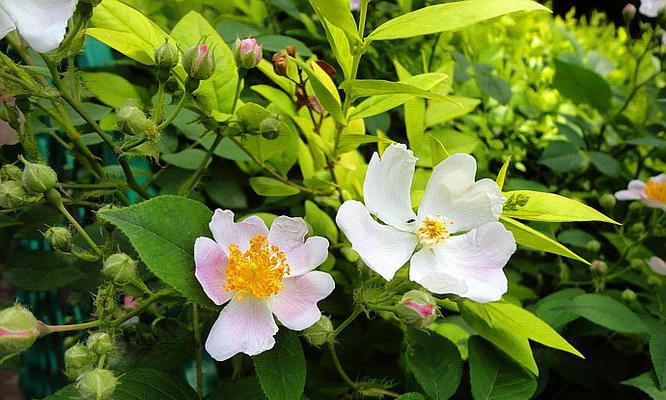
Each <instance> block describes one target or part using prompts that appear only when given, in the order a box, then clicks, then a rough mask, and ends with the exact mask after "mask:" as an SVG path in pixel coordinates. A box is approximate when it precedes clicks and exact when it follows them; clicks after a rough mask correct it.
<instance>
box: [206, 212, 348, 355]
mask: <svg viewBox="0 0 666 400" xmlns="http://www.w3.org/2000/svg"><path fill="white" fill-rule="evenodd" d="M209 227H210V230H211V232H212V233H213V237H214V238H215V240H212V239H210V238H207V237H200V238H198V239H197V240H196V242H195V245H194V260H195V263H196V272H195V275H196V277H197V279H198V280H199V283H201V286H202V287H203V289H204V291H205V292H206V294H207V295H208V297H210V299H211V300H212V301H213V302H214V303H215V304H217V305H222V304H225V303H227V302H228V304H227V305H226V306H225V307H224V309H223V310H222V312H221V313H220V316H219V317H218V319H217V321H216V322H215V324H214V325H213V327H212V329H211V330H210V334H209V335H208V339H207V340H206V350H207V351H208V353H209V354H210V355H211V356H212V357H213V358H214V359H216V360H218V361H224V360H226V359H228V358H230V357H232V356H234V355H235V354H237V353H241V352H242V353H245V354H248V355H251V356H252V355H256V354H259V353H261V352H263V351H266V350H268V349H270V348H272V347H273V345H274V344H275V339H274V338H273V336H274V335H275V334H276V333H277V331H278V327H277V325H276V324H275V320H274V319H273V314H275V316H276V317H277V319H278V320H279V321H280V323H282V325H284V326H285V327H287V328H289V329H293V330H297V331H300V330H303V329H305V328H308V327H310V326H311V325H313V324H314V323H315V322H317V321H318V320H319V318H320V317H321V312H320V311H319V309H318V308H317V302H318V301H320V300H322V299H324V298H325V297H327V296H328V295H329V294H331V292H332V291H333V288H334V287H335V283H334V282H333V278H331V276H330V275H329V274H327V273H325V272H321V271H312V270H313V269H315V268H316V267H317V266H319V265H320V264H321V263H323V262H324V261H325V260H326V257H327V256H328V240H326V239H324V238H322V237H319V236H312V237H309V238H308V239H307V240H304V239H305V235H306V234H307V232H308V229H307V226H306V225H305V222H304V221H303V219H302V218H290V217H285V216H281V217H277V218H276V219H275V220H274V221H273V224H272V225H271V229H270V231H269V230H268V229H267V228H266V225H265V224H264V222H263V220H261V219H260V218H259V217H256V216H251V217H249V218H246V219H245V220H244V221H242V222H239V223H235V222H234V213H233V212H231V211H229V210H224V211H222V210H216V211H215V214H214V215H213V219H212V220H211V222H210V224H209Z"/></svg>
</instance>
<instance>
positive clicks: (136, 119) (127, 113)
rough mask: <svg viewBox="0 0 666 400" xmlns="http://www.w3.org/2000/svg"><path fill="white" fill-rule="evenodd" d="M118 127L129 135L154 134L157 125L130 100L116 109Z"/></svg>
mask: <svg viewBox="0 0 666 400" xmlns="http://www.w3.org/2000/svg"><path fill="white" fill-rule="evenodd" d="M116 117H117V119H118V129H120V130H121V131H122V132H123V133H124V134H126V135H129V136H147V137H151V136H155V135H156V134H157V126H155V123H154V122H153V121H151V120H150V118H148V117H147V116H146V114H145V113H144V112H143V111H141V110H140V109H139V107H137V106H136V104H134V103H132V102H131V101H130V102H128V104H127V105H125V106H123V107H122V108H121V109H119V110H118V111H116Z"/></svg>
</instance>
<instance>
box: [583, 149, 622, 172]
mask: <svg viewBox="0 0 666 400" xmlns="http://www.w3.org/2000/svg"><path fill="white" fill-rule="evenodd" d="M587 155H588V156H589V157H590V161H592V165H594V167H595V168H596V169H597V170H599V172H601V173H602V174H604V175H608V176H610V177H613V178H617V177H619V176H620V163H619V162H617V160H616V159H614V158H613V157H611V156H609V155H608V154H606V153H601V152H598V151H590V152H588V153H587Z"/></svg>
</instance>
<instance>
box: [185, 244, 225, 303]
mask: <svg viewBox="0 0 666 400" xmlns="http://www.w3.org/2000/svg"><path fill="white" fill-rule="evenodd" d="M194 263H195V264H196V269H195V272H194V275H195V276H196V277H197V280H198V281H199V283H200V284H201V287H202V288H203V290H204V292H206V294H207V295H208V297H209V298H210V299H211V300H212V301H213V303H215V304H217V305H218V306H219V305H222V304H224V303H226V302H227V301H229V299H231V297H232V296H233V293H229V292H227V291H226V290H224V285H225V283H226V279H227V276H226V274H225V269H226V267H227V255H226V254H224V251H223V250H222V248H221V247H220V245H218V244H217V243H216V242H215V241H214V240H211V239H209V238H207V237H200V238H197V240H196V242H194Z"/></svg>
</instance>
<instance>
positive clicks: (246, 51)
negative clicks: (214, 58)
mask: <svg viewBox="0 0 666 400" xmlns="http://www.w3.org/2000/svg"><path fill="white" fill-rule="evenodd" d="M261 57H262V50H261V45H260V44H259V43H257V39H255V38H248V39H240V38H239V39H236V44H235V46H234V58H235V59H236V65H238V66H239V67H241V68H245V69H251V68H254V67H256V66H257V64H259V62H260V61H261Z"/></svg>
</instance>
